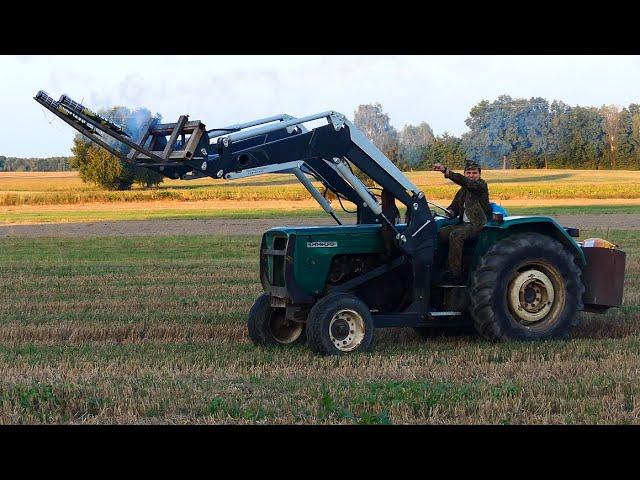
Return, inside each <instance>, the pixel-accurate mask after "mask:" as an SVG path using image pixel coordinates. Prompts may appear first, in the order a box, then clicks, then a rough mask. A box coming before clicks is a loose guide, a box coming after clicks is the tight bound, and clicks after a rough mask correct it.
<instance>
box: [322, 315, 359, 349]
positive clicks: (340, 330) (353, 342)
mask: <svg viewBox="0 0 640 480" xmlns="http://www.w3.org/2000/svg"><path fill="white" fill-rule="evenodd" d="M364 334H365V327H364V320H363V319H362V316H361V315H360V314H359V313H358V312H356V311H354V310H340V311H338V312H336V313H335V315H334V316H333V317H332V318H331V322H330V323H329V338H330V339H331V342H332V343H333V345H334V346H335V347H336V348H337V349H338V350H340V351H341V352H350V351H352V350H355V349H356V348H358V346H360V344H361V343H362V340H363V339H364Z"/></svg>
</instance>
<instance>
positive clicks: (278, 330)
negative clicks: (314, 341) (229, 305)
mask: <svg viewBox="0 0 640 480" xmlns="http://www.w3.org/2000/svg"><path fill="white" fill-rule="evenodd" d="M247 330H248V332H249V338H250V339H251V341H252V342H253V343H255V344H256V345H261V346H266V345H294V344H297V343H300V342H302V341H303V340H304V324H302V323H297V322H289V321H287V320H286V319H285V309H284V308H275V307H272V306H271V303H270V299H269V294H267V293H263V294H262V295H260V296H259V297H258V299H257V300H256V301H255V303H254V304H253V307H251V310H250V311H249V318H248V320H247Z"/></svg>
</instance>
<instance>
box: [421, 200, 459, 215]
mask: <svg viewBox="0 0 640 480" xmlns="http://www.w3.org/2000/svg"><path fill="white" fill-rule="evenodd" d="M427 203H428V204H429V205H433V206H434V207H436V208H437V209H438V210H441V211H442V212H443V213H444V215H442V216H443V217H445V218H449V219H451V218H455V215H454V214H453V212H452V211H451V210H448V209H446V208H445V207H443V206H442V205H438V204H437V203H433V202H427Z"/></svg>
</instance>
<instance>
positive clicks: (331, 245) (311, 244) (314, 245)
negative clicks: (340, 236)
mask: <svg viewBox="0 0 640 480" xmlns="http://www.w3.org/2000/svg"><path fill="white" fill-rule="evenodd" d="M337 246H338V242H307V248H335V247H337Z"/></svg>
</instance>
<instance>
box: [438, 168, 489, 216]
mask: <svg viewBox="0 0 640 480" xmlns="http://www.w3.org/2000/svg"><path fill="white" fill-rule="evenodd" d="M444 176H445V178H448V179H449V180H451V181H453V182H455V183H457V184H458V185H460V186H461V187H462V188H461V189H460V190H458V193H456V196H455V197H454V198H453V202H451V205H449V210H451V211H452V212H453V213H454V215H455V216H456V217H458V218H459V219H460V220H462V217H463V216H464V212H465V203H466V212H467V217H469V221H470V222H471V224H472V225H473V226H474V227H478V228H479V227H482V226H483V225H484V224H485V223H487V219H488V218H491V206H490V205H489V187H488V186H487V182H485V181H484V180H483V179H482V178H480V179H478V180H476V181H472V180H469V179H468V178H467V177H465V176H464V175H461V174H459V173H456V172H452V171H451V170H449V169H448V168H447V169H446V170H445V172H444Z"/></svg>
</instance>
